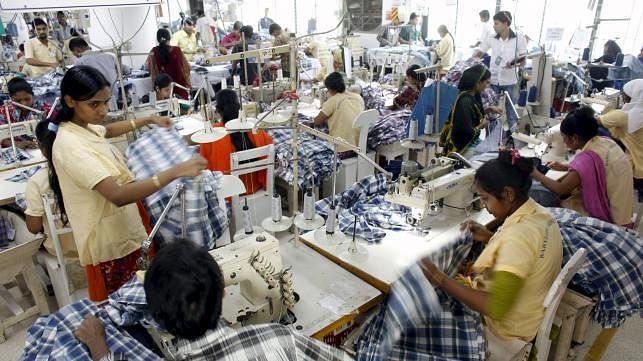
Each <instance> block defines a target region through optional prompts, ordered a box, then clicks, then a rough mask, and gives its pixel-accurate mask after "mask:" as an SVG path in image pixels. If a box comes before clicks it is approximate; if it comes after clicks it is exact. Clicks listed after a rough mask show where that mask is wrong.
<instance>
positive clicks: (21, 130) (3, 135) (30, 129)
mask: <svg viewBox="0 0 643 361" xmlns="http://www.w3.org/2000/svg"><path fill="white" fill-rule="evenodd" d="M39 121H40V119H37V118H33V119H29V120H25V121H21V122H12V123H11V133H13V136H14V137H17V136H20V135H29V136H33V135H34V134H36V124H38V122H39ZM10 137H11V135H10V132H9V124H3V125H0V139H7V138H10Z"/></svg>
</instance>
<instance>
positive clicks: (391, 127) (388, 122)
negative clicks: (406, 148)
mask: <svg viewBox="0 0 643 361" xmlns="http://www.w3.org/2000/svg"><path fill="white" fill-rule="evenodd" d="M380 113H383V115H381V116H380V120H378V121H377V122H375V124H373V125H372V126H371V128H370V129H369V130H368V138H367V141H368V149H373V150H376V149H377V148H379V147H381V146H383V145H387V144H393V143H396V142H398V141H400V140H402V139H404V138H406V134H407V131H406V129H407V126H408V124H409V119H410V117H411V110H408V109H402V110H396V111H380Z"/></svg>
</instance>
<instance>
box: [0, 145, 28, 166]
mask: <svg viewBox="0 0 643 361" xmlns="http://www.w3.org/2000/svg"><path fill="white" fill-rule="evenodd" d="M0 154H1V156H0V163H2V164H12V163H15V161H16V157H15V155H14V152H13V148H12V147H9V148H5V149H2V150H1V151H0ZM15 154H17V155H18V159H19V160H20V161H23V160H29V159H31V158H33V156H32V155H31V154H30V153H29V152H27V151H26V150H24V149H20V148H16V153H15Z"/></svg>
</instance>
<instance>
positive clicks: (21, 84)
mask: <svg viewBox="0 0 643 361" xmlns="http://www.w3.org/2000/svg"><path fill="white" fill-rule="evenodd" d="M7 90H8V91H9V96H14V95H16V93H17V92H27V93H29V94H31V95H33V88H32V87H31V84H29V83H28V82H27V81H26V80H25V79H23V78H20V77H15V78H11V80H9V82H7Z"/></svg>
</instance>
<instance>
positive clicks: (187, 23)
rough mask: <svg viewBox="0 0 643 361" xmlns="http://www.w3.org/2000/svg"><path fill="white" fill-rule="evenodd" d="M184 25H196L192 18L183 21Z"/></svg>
mask: <svg viewBox="0 0 643 361" xmlns="http://www.w3.org/2000/svg"><path fill="white" fill-rule="evenodd" d="M183 26H194V21H192V19H190V18H188V19H185V21H183Z"/></svg>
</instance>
